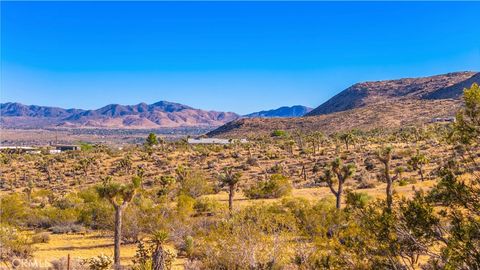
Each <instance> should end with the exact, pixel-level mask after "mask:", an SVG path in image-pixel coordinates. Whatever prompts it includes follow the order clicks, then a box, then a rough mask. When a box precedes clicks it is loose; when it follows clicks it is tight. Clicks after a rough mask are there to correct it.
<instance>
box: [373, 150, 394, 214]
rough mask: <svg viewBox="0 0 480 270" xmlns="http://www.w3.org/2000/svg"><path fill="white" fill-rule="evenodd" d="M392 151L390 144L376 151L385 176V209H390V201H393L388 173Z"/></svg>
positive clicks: (391, 184)
mask: <svg viewBox="0 0 480 270" xmlns="http://www.w3.org/2000/svg"><path fill="white" fill-rule="evenodd" d="M392 152H393V148H392V147H391V146H387V147H385V148H383V149H381V150H380V151H378V153H377V157H378V159H379V160H380V162H382V163H383V166H384V169H383V174H384V177H385V181H386V182H387V188H386V193H387V209H388V211H391V209H392V203H393V180H392V177H391V175H390V161H391V160H392Z"/></svg>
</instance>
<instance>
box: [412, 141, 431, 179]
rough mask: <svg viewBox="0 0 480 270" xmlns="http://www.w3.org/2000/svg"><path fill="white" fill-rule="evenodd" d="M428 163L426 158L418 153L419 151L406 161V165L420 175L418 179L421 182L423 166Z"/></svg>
mask: <svg viewBox="0 0 480 270" xmlns="http://www.w3.org/2000/svg"><path fill="white" fill-rule="evenodd" d="M427 163H428V158H427V157H426V156H425V155H424V154H422V153H420V151H419V150H418V149H417V153H416V154H415V155H414V156H412V157H411V158H410V160H409V161H408V165H410V166H412V169H414V170H416V171H418V174H419V175H420V179H421V180H422V181H423V180H424V176H423V166H424V165H425V164H427Z"/></svg>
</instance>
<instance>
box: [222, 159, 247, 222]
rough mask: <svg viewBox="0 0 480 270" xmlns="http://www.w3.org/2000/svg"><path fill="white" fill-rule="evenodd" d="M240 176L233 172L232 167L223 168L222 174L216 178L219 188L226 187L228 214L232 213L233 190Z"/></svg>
mask: <svg viewBox="0 0 480 270" xmlns="http://www.w3.org/2000/svg"><path fill="white" fill-rule="evenodd" d="M241 177H242V174H241V173H239V172H234V171H233V168H232V167H225V168H223V173H221V174H220V175H219V177H218V179H219V180H220V186H221V187H228V209H229V211H230V214H231V213H232V211H233V196H235V189H236V188H237V184H238V182H240V179H241Z"/></svg>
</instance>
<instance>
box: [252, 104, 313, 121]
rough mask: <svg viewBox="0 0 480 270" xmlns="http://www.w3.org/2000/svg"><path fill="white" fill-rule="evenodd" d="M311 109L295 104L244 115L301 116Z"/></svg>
mask: <svg viewBox="0 0 480 270" xmlns="http://www.w3.org/2000/svg"><path fill="white" fill-rule="evenodd" d="M311 110H312V108H309V107H306V106H302V105H295V106H291V107H287V106H284V107H280V108H278V109H273V110H268V111H260V112H254V113H250V114H247V115H244V117H247V118H255V117H261V118H274V117H300V116H304V115H305V114H307V113H308V112H310V111H311Z"/></svg>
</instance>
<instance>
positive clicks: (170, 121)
mask: <svg viewBox="0 0 480 270" xmlns="http://www.w3.org/2000/svg"><path fill="white" fill-rule="evenodd" d="M0 113H1V116H2V117H1V120H0V121H1V122H0V123H1V125H2V127H8V128H15V127H17V128H42V127H52V126H61V127H76V128H78V127H101V128H172V127H216V126H220V125H223V124H225V123H227V122H229V121H232V120H235V119H237V118H239V115H237V114H235V113H231V112H216V111H204V110H200V109H194V108H192V107H189V106H186V105H182V104H178V103H173V102H167V101H160V102H157V103H154V104H150V105H149V104H146V103H140V104H137V105H118V104H111V105H107V106H105V107H102V108H100V109H96V110H79V109H68V110H67V109H62V108H54V107H42V106H36V105H30V106H27V105H23V104H20V103H4V104H0Z"/></svg>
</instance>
